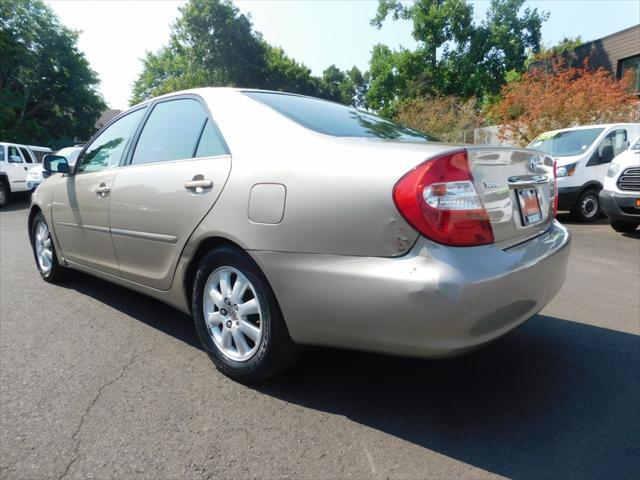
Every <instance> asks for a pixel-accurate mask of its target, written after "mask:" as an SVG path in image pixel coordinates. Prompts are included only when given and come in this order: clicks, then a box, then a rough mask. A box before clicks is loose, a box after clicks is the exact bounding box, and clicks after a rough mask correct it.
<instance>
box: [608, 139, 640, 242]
mask: <svg viewBox="0 0 640 480" xmlns="http://www.w3.org/2000/svg"><path fill="white" fill-rule="evenodd" d="M600 202H601V203H602V210H603V211H604V213H606V214H607V217H609V222H610V223H611V227H612V228H613V229H614V230H615V231H616V232H624V233H631V232H634V231H635V230H636V228H638V226H639V225H640V138H638V139H637V140H636V141H635V143H634V144H633V145H632V146H631V147H630V148H629V149H627V150H625V151H624V152H622V153H621V154H620V155H618V156H617V157H616V158H615V159H614V160H613V162H611V163H610V164H609V169H608V170H607V176H606V177H605V178H604V188H603V189H602V191H601V192H600Z"/></svg>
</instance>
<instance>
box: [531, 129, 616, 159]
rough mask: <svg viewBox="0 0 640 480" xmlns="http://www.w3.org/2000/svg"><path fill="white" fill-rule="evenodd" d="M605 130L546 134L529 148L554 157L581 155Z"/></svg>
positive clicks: (581, 130)
mask: <svg viewBox="0 0 640 480" xmlns="http://www.w3.org/2000/svg"><path fill="white" fill-rule="evenodd" d="M603 130H604V128H584V129H580V130H567V131H565V132H545V133H543V134H542V135H540V136H539V137H538V138H536V139H535V140H534V141H533V142H531V143H530V144H529V145H528V146H527V148H533V149H534V150H540V151H542V152H544V153H546V154H548V155H552V156H554V157H569V156H572V155H580V154H581V153H583V152H585V151H586V150H588V149H589V147H590V146H591V144H592V143H593V142H594V140H595V139H596V138H598V135H600V134H601V133H602V131H603Z"/></svg>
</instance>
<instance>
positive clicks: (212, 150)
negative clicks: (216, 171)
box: [196, 118, 229, 157]
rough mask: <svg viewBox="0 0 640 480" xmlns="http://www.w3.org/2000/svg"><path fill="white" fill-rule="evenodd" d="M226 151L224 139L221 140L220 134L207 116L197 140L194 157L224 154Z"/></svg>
mask: <svg viewBox="0 0 640 480" xmlns="http://www.w3.org/2000/svg"><path fill="white" fill-rule="evenodd" d="M227 153H229V152H227V147H226V146H225V143H224V140H222V135H221V134H220V132H218V129H217V128H216V127H215V125H214V124H213V122H211V120H209V119H208V118H207V120H206V122H205V124H204V128H203V129H202V135H200V141H199V142H198V149H197V150H196V157H215V156H217V155H226V154H227Z"/></svg>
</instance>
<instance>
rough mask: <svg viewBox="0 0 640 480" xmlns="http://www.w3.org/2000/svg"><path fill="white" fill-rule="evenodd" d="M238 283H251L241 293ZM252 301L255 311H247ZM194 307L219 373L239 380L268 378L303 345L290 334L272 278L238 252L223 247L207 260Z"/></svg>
mask: <svg viewBox="0 0 640 480" xmlns="http://www.w3.org/2000/svg"><path fill="white" fill-rule="evenodd" d="M238 282H239V285H247V286H246V287H244V290H243V289H242V288H241V287H238V288H237V290H238V292H240V291H241V290H242V293H235V292H236V289H235V288H234V287H235V286H236V283H238ZM223 283H224V285H223ZM250 303H252V305H251V307H253V308H251V309H249V307H246V308H243V305H249V304H250ZM191 307H192V312H193V318H194V321H195V325H196V330H197V332H198V336H199V337H200V341H201V342H202V345H203V346H204V349H205V350H206V352H207V354H208V355H209V357H210V358H211V360H212V361H213V363H214V364H215V366H216V368H217V369H218V370H220V372H222V373H223V374H225V375H226V376H228V377H230V378H232V379H234V380H236V381H239V382H243V383H252V382H258V381H261V380H265V379H267V378H269V377H272V376H274V375H276V374H277V373H279V372H281V371H282V370H284V369H286V368H287V367H289V366H290V365H291V364H293V363H294V362H295V360H296V359H297V357H298V354H299V351H300V347H299V346H297V345H296V344H294V343H293V341H292V340H291V337H290V336H289V332H288V330H287V327H286V324H285V322H284V318H283V316H282V313H281V311H280V307H279V306H278V303H277V301H276V298H275V295H274V293H273V291H272V290H271V287H270V286H269V284H268V282H267V279H266V278H265V276H264V274H263V273H262V272H261V271H260V269H259V268H258V266H257V265H256V263H255V262H254V261H253V259H251V257H249V256H248V255H247V254H246V253H244V252H242V251H240V250H239V249H236V248H232V247H229V246H223V247H219V248H216V249H215V250H212V251H211V252H209V253H208V254H206V255H205V256H204V258H202V260H201V261H200V264H199V265H198V269H197V271H196V274H195V280H194V283H193V290H192V305H191ZM243 310H244V312H243ZM249 312H251V313H249ZM243 332H248V333H249V334H251V335H246V334H244V333H243Z"/></svg>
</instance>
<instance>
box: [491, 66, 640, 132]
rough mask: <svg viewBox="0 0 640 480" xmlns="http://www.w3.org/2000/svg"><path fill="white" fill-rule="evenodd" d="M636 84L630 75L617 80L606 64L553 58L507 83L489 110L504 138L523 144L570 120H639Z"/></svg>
mask: <svg viewBox="0 0 640 480" xmlns="http://www.w3.org/2000/svg"><path fill="white" fill-rule="evenodd" d="M631 83H632V78H631V75H627V76H625V78H623V79H621V80H616V79H615V78H612V77H611V75H610V74H609V72H607V71H606V70H604V69H598V70H595V71H594V70H592V69H590V68H589V64H588V61H585V64H584V65H583V67H582V68H574V67H570V66H567V65H566V64H565V63H564V62H563V61H561V60H558V61H553V62H552V63H551V65H550V66H549V67H538V68H534V69H532V70H531V71H529V72H527V73H525V74H524V75H523V76H522V78H521V79H520V80H518V81H514V82H511V83H508V84H506V85H505V86H504V87H503V89H502V100H501V101H499V102H498V103H497V104H495V105H494V106H493V107H492V108H491V110H490V115H491V117H492V119H493V120H495V121H496V123H498V124H500V125H501V126H500V135H501V136H502V137H503V138H506V137H508V138H509V139H510V140H512V141H515V142H517V143H519V144H521V145H526V144H527V143H529V142H530V141H532V140H533V139H534V138H535V137H536V136H538V135H539V134H540V133H542V132H545V131H548V130H555V129H558V128H565V127H568V126H570V125H584V124H590V123H605V122H616V121H637V120H638V105H637V104H636V103H634V102H632V101H631V98H630V95H629V92H630V86H631Z"/></svg>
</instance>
